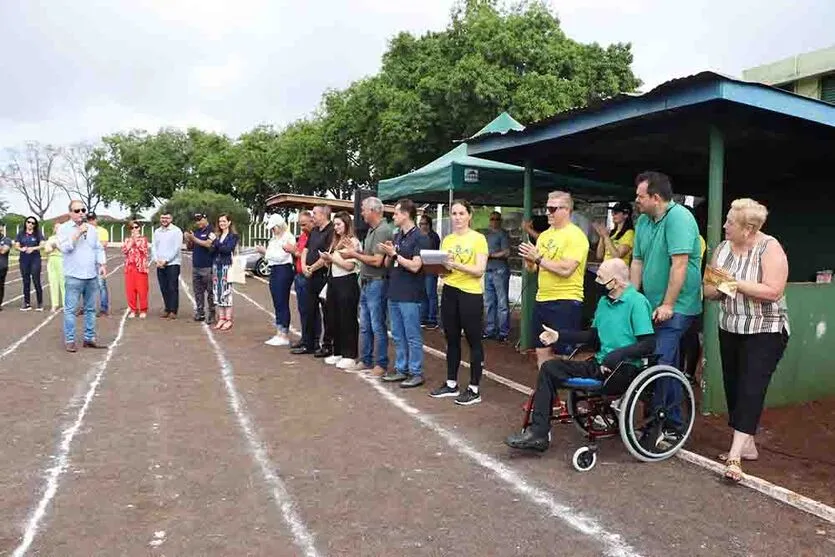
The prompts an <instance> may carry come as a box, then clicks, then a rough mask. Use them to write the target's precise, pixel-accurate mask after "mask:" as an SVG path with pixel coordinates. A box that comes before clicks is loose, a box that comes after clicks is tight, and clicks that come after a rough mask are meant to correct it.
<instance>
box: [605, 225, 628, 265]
mask: <svg viewBox="0 0 835 557" xmlns="http://www.w3.org/2000/svg"><path fill="white" fill-rule="evenodd" d="M612 243H613V244H615V247H616V248H619V247H621V246H629V253H627V254H626V255H624V256H623V262H624V263H626V264H627V265H629V263H631V262H632V249H633V248H634V247H635V231H634V230H627V231H626V232H624V233H623V236H621V237H620V238H618V239H617V240H615V239H614V238H612ZM612 257H613V255H612V252H610V251H609V249H608V248H606V251H605V252H604V254H603V261H606V260H607V259H611V258H612Z"/></svg>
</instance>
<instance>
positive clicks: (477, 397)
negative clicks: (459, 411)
mask: <svg viewBox="0 0 835 557" xmlns="http://www.w3.org/2000/svg"><path fill="white" fill-rule="evenodd" d="M479 402H481V393H476V392H474V391H473V390H472V389H470V388H469V387H468V388H467V390H466V391H464V392H462V393H461V394H460V395H458V398H456V399H455V404H458V405H460V406H470V405H471V404H478V403H479Z"/></svg>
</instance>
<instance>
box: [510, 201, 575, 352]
mask: <svg viewBox="0 0 835 557" xmlns="http://www.w3.org/2000/svg"><path fill="white" fill-rule="evenodd" d="M546 209H547V210H548V224H549V225H550V226H549V228H548V230H546V231H545V232H543V233H542V234H540V235H539V238H537V239H536V246H533V245H532V244H530V243H529V242H525V243H523V244H522V245H520V246H519V254H520V255H521V256H522V257H524V258H525V267H526V268H527V269H528V271H530V272H534V271H537V281H538V290H537V293H536V307H535V309H534V320H533V332H534V336H535V337H537V341H536V342H537V344H536V359H537V365H538V366H539V367H541V366H542V364H543V363H544V362H545V361H547V360H549V359H551V357H552V354H553V352H552V349H551V348H550V347H546V346H545V345H543V344H542V343H541V342H540V341H539V338H538V337H539V333H541V332H542V331H543V329H542V326H543V325H547V326H548V327H550V328H551V329H554V330H561V329H562V330H575V331H577V330H580V329H581V327H582V319H583V276H584V274H585V272H586V260H587V259H588V255H589V240H588V238H587V237H586V235H585V233H584V232H583V231H582V229H580V227H578V226H577V225H575V224H573V223H572V222H571V212H572V211H573V210H574V201H573V200H572V199H571V195H570V194H568V193H566V192H562V191H553V192H551V193H549V194H548V204H547V206H546ZM570 349H571V347H570V346H568V345H565V344H558V345H557V348H556V351H557V352H558V353H560V354H568V353H569V352H570Z"/></svg>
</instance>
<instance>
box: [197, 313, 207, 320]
mask: <svg viewBox="0 0 835 557" xmlns="http://www.w3.org/2000/svg"><path fill="white" fill-rule="evenodd" d="M194 320H195V321H205V320H206V316H205V315H203V314H201V313H198V314H195V316H194Z"/></svg>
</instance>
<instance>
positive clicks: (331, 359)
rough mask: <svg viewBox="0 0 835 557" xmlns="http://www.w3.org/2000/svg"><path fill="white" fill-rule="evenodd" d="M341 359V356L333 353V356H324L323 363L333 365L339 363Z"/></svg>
mask: <svg viewBox="0 0 835 557" xmlns="http://www.w3.org/2000/svg"><path fill="white" fill-rule="evenodd" d="M341 359H342V356H338V355H336V354H334V355H333V356H328V357H327V358H325V363H326V364H328V365H329V366H335V365H336V364H338V363H339V361H340V360H341Z"/></svg>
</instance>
